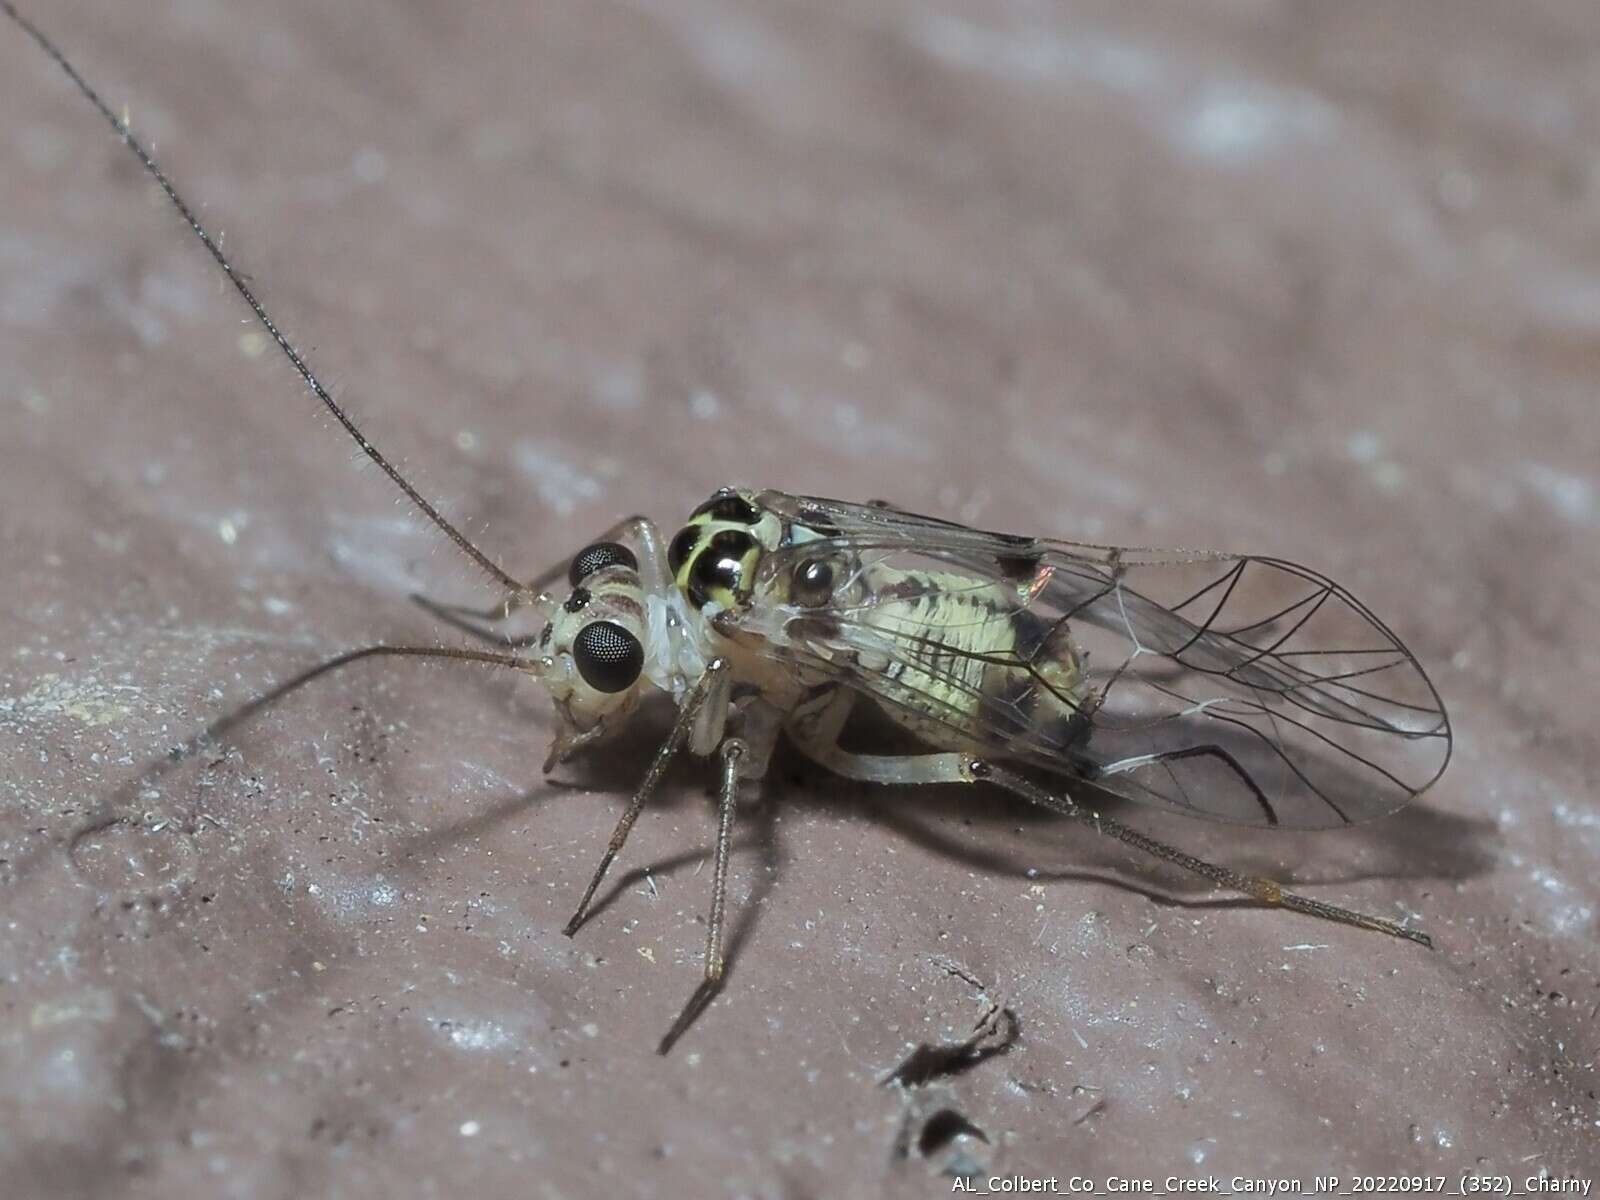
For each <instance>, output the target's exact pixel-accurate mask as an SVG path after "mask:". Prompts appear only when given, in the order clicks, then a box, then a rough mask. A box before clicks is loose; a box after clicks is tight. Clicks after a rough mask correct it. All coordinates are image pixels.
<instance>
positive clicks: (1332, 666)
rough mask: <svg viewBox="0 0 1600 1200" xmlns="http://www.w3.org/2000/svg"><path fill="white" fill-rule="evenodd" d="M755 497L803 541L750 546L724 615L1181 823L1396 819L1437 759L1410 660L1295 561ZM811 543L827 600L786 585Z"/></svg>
mask: <svg viewBox="0 0 1600 1200" xmlns="http://www.w3.org/2000/svg"><path fill="white" fill-rule="evenodd" d="M757 499H758V502H759V503H760V504H762V505H763V506H765V507H767V508H769V509H771V510H774V511H776V512H778V513H779V514H780V515H782V516H783V517H785V518H786V519H787V520H789V521H791V522H794V523H795V524H797V525H799V526H801V527H803V528H804V529H806V530H809V531H812V532H815V533H816V534H819V535H821V536H820V538H819V539H818V540H815V541H809V542H804V543H797V544H793V545H786V546H784V547H781V548H780V549H779V550H777V551H776V552H774V553H771V554H768V555H767V556H766V558H765V560H764V562H763V565H762V568H761V578H760V579H759V580H758V581H757V587H756V590H755V594H754V596H753V600H752V604H751V605H750V607H749V608H748V609H745V610H743V611H741V612H738V613H730V614H726V618H725V619H727V620H730V621H731V622H732V623H733V624H734V625H735V626H736V627H738V628H741V629H744V630H747V631H749V632H752V633H754V634H757V635H759V636H758V637H757V638H755V639H752V641H753V642H754V643H756V644H760V645H762V646H764V647H765V648H766V652H767V653H770V654H772V655H773V656H775V657H778V658H782V659H784V660H786V661H788V662H790V663H791V664H793V665H795V666H797V667H803V668H806V669H809V670H811V671H813V672H818V673H821V674H823V675H825V676H829V677H833V678H837V679H838V680H839V681H840V682H842V683H845V684H848V685H849V686H850V687H852V688H854V689H856V690H857V691H859V692H862V693H865V694H867V695H868V696H871V697H872V698H873V699H875V700H877V701H878V702H880V703H882V704H884V705H886V706H890V707H892V708H899V709H900V710H902V712H903V713H905V714H909V715H911V716H912V717H913V719H914V721H916V722H920V723H921V724H922V725H923V726H924V727H929V726H930V725H931V726H933V727H934V728H935V729H936V730H937V731H938V732H947V733H948V735H949V739H950V740H952V741H953V742H954V744H959V745H970V746H974V747H977V748H980V749H982V750H983V751H984V752H986V753H990V754H994V755H1003V756H1005V757H1007V758H1010V759H1014V760H1019V761H1024V762H1029V763H1032V764H1034V765H1036V766H1039V767H1042V768H1045V769H1048V770H1052V771H1057V772H1062V773H1066V774H1070V775H1074V776H1077V777H1079V778H1087V779H1090V780H1093V781H1094V782H1095V783H1096V784H1097V785H1098V786H1100V787H1103V788H1105V789H1107V790H1110V791H1113V792H1116V793H1118V794H1121V795H1125V796H1127V797H1129V798H1131V799H1134V800H1139V801H1144V802H1149V803H1156V804H1161V805H1165V806H1167V807H1169V808H1174V809H1177V810H1179V811H1181V812H1184V813H1186V814H1189V815H1193V816H1201V817H1207V818H1211V819H1215V820H1222V821H1233V822H1240V823H1244V824H1251V825H1280V826H1284V827H1288V828H1299V829H1317V828H1329V827H1336V826H1340V825H1346V824H1353V823H1355V822H1359V821H1365V820H1370V819H1372V818H1375V817H1378V816H1382V815H1384V814H1386V813H1389V812H1392V811H1394V810H1395V809H1398V808H1400V807H1401V806H1403V805H1404V804H1406V803H1407V802H1408V801H1410V800H1411V799H1412V798H1414V797H1415V796H1417V795H1418V794H1420V793H1421V792H1422V791H1423V790H1424V789H1426V788H1427V787H1428V786H1429V785H1430V784H1431V783H1432V782H1433V781H1434V780H1435V779H1437V778H1438V777H1439V775H1440V774H1441V773H1442V772H1443V770H1444V767H1445V764H1446V762H1447V761H1448V760H1449V756H1450V747H1451V733H1450V724H1449V719H1448V717H1447V716H1446V714H1445V710H1444V706H1443V704H1442V702H1441V701H1440V699H1439V695H1438V693H1437V691H1436V690H1435V689H1434V687H1433V685H1432V683H1431V682H1430V681H1429V680H1428V677H1427V676H1426V675H1425V674H1424V672H1423V670H1422V668H1421V666H1420V665H1419V664H1418V663H1417V661H1416V659H1415V658H1414V657H1413V656H1412V654H1411V653H1410V652H1409V651H1408V650H1407V649H1406V648H1405V646H1404V645H1402V644H1401V642H1400V641H1399V639H1398V638H1396V637H1395V636H1394V634H1393V633H1391V632H1390V631H1389V629H1388V628H1387V627H1386V626H1385V625H1384V624H1383V623H1382V622H1381V621H1379V620H1378V618H1377V617H1376V616H1374V615H1373V614H1372V612H1371V611H1369V610H1368V609H1367V608H1366V607H1365V606H1363V605H1362V604H1361V603H1360V602H1359V601H1358V600H1356V598H1355V597H1353V596H1352V595H1350V593H1349V592H1347V591H1345V590H1344V589H1343V588H1341V587H1339V586H1338V585H1337V584H1335V583H1334V582H1333V581H1332V580H1330V579H1327V578H1326V577H1324V576H1322V575H1319V574H1317V573H1316V572H1314V571H1310V570H1307V569H1306V568H1304V567H1300V566H1296V565H1295V564H1293V563H1289V562H1284V561H1282V560H1279V559H1272V558H1258V557H1250V556H1238V555H1221V554H1210V553H1189V552H1161V551H1141V550H1129V549H1123V548H1118V547H1110V546H1094V545H1084V544H1077V543H1071V542H1064V541H1054V540H1047V539H1037V538H1026V537H1017V536H1013V535H1009V534H996V533H988V532H985V531H982V530H976V529H969V528H967V527H965V526H961V525H955V524H951V523H949V522H945V521H940V520H938V519H936V518H931V517H921V516H917V515H915V514H911V513H905V512H901V511H899V510H896V509H892V508H888V507H878V506H873V505H858V504H849V503H845V502H841V501H836V500H825V499H820V498H815V497H800V496H790V495H788V494H786V493H782V492H764V493H762V494H761V495H760V496H759V497H758V498H757ZM819 556H825V557H827V558H829V559H830V560H831V561H833V562H835V563H836V564H839V565H840V567H841V568H842V569H841V570H839V571H836V572H835V576H834V587H833V595H832V598H831V599H825V600H824V601H823V602H821V603H817V602H816V598H815V597H811V598H810V602H809V603H807V604H804V605H802V604H798V603H795V602H793V601H792V600H790V599H788V598H787V597H788V591H787V588H786V581H787V580H788V579H790V578H791V577H792V576H793V573H794V571H795V569H796V568H797V567H798V566H800V565H801V564H803V563H805V562H807V561H809V560H814V559H816V558H818V557H819ZM885 580H889V581H892V583H890V584H888V585H885V584H884V582H883V581H885ZM1069 644H1070V646H1071V647H1072V649H1071V650H1070V651H1069V650H1067V649H1066V647H1067V646H1068V645H1069ZM1066 659H1071V660H1072V661H1073V662H1074V664H1075V667H1074V670H1073V671H1072V672H1068V671H1066V670H1064V668H1063V665H1062V664H1063V661H1064V660H1066ZM1068 675H1071V676H1072V678H1073V681H1074V682H1073V686H1070V687H1069V686H1066V685H1065V684H1064V679H1065V678H1066V677H1067V676H1068ZM941 740H944V739H941Z"/></svg>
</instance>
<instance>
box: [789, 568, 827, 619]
mask: <svg viewBox="0 0 1600 1200" xmlns="http://www.w3.org/2000/svg"><path fill="white" fill-rule="evenodd" d="M789 596H790V598H791V599H792V600H793V601H794V602H795V603H796V604H800V605H803V606H805V607H806V608H816V607H818V606H819V605H822V604H826V603H827V602H828V601H829V600H830V599H832V597H833V564H832V563H830V562H828V560H827V559H824V558H808V559H806V560H805V562H803V563H801V564H800V565H799V566H798V567H796V568H795V569H794V579H793V581H792V582H791V583H790V586H789Z"/></svg>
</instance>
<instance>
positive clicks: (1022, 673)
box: [866, 568, 1080, 746]
mask: <svg viewBox="0 0 1600 1200" xmlns="http://www.w3.org/2000/svg"><path fill="white" fill-rule="evenodd" d="M873 575H874V576H875V577H874V578H872V579H871V580H870V583H869V590H870V591H871V592H872V594H873V596H874V598H875V599H874V602H873V604H872V606H871V608H870V615H869V616H868V617H867V618H866V620H867V623H868V624H870V625H873V626H876V627H877V628H879V629H882V630H883V631H884V632H885V633H888V634H890V635H891V636H892V637H893V639H894V642H895V644H896V646H897V650H898V652H897V654H896V656H895V657H894V659H893V660H892V661H891V662H889V663H888V664H887V665H886V666H885V668H884V674H885V675H886V676H887V677H888V678H890V679H892V680H894V681H895V682H896V683H897V684H898V685H899V687H898V688H897V689H896V690H897V691H898V692H900V693H901V695H900V698H901V699H902V701H903V703H904V704H905V705H906V706H907V707H908V708H910V709H912V710H915V711H916V712H919V713H923V714H926V717H927V719H926V720H918V719H916V718H915V717H911V716H910V714H907V713H904V712H891V714H890V715H891V716H892V717H894V719H895V720H897V721H899V722H900V723H901V724H903V725H905V726H906V727H907V728H910V729H912V730H913V731H914V732H916V733H919V734H921V735H923V736H925V737H929V738H930V739H931V740H934V741H937V742H940V743H943V744H950V743H952V741H953V742H955V743H958V744H961V745H963V746H965V745H968V744H971V743H970V742H969V741H968V740H967V739H964V738H962V737H961V736H960V733H959V731H958V730H955V729H953V728H952V725H951V715H952V714H955V715H956V717H957V719H958V720H959V721H961V722H962V723H970V724H972V725H973V726H977V725H978V724H979V721H978V717H979V715H980V713H982V712H984V711H985V710H988V712H989V719H988V720H987V721H986V722H984V724H986V725H988V726H989V727H990V728H993V726H994V723H995V722H994V720H993V710H994V709H995V708H996V706H1001V707H1003V709H1004V711H1005V712H1007V713H1012V714H1015V720H1014V724H1015V727H1016V733H1017V734H1019V735H1020V734H1022V733H1024V732H1025V731H1026V730H1027V729H1028V728H1029V727H1030V724H1031V723H1032V722H1034V721H1038V720H1050V721H1060V720H1066V719H1069V718H1070V717H1071V715H1072V714H1073V713H1074V712H1076V704H1077V694H1076V693H1077V687H1078V677H1079V674H1080V673H1079V670H1078V660H1077V654H1076V651H1075V650H1074V648H1073V646H1072V644H1071V641H1070V638H1069V637H1068V636H1067V634H1066V629H1065V625H1063V626H1062V627H1061V628H1060V629H1059V630H1057V629H1051V628H1050V627H1048V626H1046V625H1045V623H1044V622H1043V621H1041V620H1040V619H1039V618H1038V617H1036V616H1034V615H1033V614H1031V613H1029V612H1028V611H1027V610H1026V609H1025V608H1023V607H1021V606H1019V604H1018V601H1017V599H1016V597H1015V595H1014V594H1012V593H1008V592H1007V591H1006V590H1004V589H1003V588H1000V587H997V586H993V585H987V584H985V583H983V582H982V581H979V580H975V579H973V578H971V577H969V576H966V575H960V574H956V573H953V572H933V571H928V572H921V571H894V572H893V573H892V577H886V576H890V572H888V571H887V570H885V569H882V568H880V569H879V571H877V572H873ZM1008 723H1012V722H1008Z"/></svg>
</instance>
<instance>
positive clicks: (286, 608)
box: [261, 596, 295, 617]
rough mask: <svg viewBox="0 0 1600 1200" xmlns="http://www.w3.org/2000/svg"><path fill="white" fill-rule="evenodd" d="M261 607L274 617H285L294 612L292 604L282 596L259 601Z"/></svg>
mask: <svg viewBox="0 0 1600 1200" xmlns="http://www.w3.org/2000/svg"><path fill="white" fill-rule="evenodd" d="M261 607H262V608H264V609H266V610H267V612H269V613H271V614H272V615H273V616H275V617H286V616H288V615H289V614H290V613H292V612H293V611H294V608H295V606H294V604H293V603H292V602H291V601H288V600H285V599H284V598H283V597H282V596H267V597H266V598H265V599H263V600H262V601H261Z"/></svg>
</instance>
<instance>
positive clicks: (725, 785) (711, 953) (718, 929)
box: [706, 738, 746, 984]
mask: <svg viewBox="0 0 1600 1200" xmlns="http://www.w3.org/2000/svg"><path fill="white" fill-rule="evenodd" d="M745 749H746V747H745V744H744V743H743V742H742V741H740V740H739V739H738V738H728V739H727V740H726V741H725V742H723V743H722V749H721V751H720V753H721V755H722V789H721V791H720V793H719V795H718V799H717V857H716V864H715V866H716V869H715V870H714V871H713V872H712V875H711V914H710V916H709V917H708V918H707V920H706V983H707V984H714V983H717V982H718V981H719V980H721V978H722V914H723V911H724V910H725V909H726V907H727V900H728V854H729V850H730V849H731V846H732V842H733V816H734V810H735V809H736V808H737V807H738V803H739V760H740V759H741V758H743V757H744V754H745Z"/></svg>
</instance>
